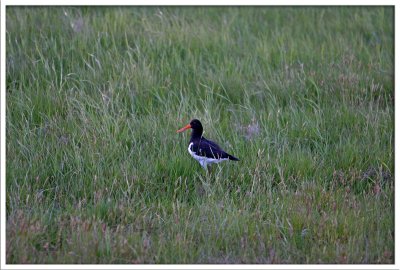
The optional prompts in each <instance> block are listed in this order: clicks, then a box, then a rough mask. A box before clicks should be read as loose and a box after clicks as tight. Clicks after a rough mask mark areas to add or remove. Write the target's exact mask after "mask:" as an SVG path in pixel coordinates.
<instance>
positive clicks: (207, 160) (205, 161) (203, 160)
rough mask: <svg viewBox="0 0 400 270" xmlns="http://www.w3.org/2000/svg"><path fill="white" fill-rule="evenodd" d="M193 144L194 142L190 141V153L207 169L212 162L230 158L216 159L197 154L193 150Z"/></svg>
mask: <svg viewBox="0 0 400 270" xmlns="http://www.w3.org/2000/svg"><path fill="white" fill-rule="evenodd" d="M192 145H193V143H190V144H189V147H188V151H189V154H190V155H191V156H192V157H193V158H194V159H195V160H197V161H198V162H199V163H200V165H201V166H202V167H203V168H204V169H206V170H207V165H208V164H210V163H219V162H222V161H225V160H228V158H219V159H215V158H208V157H204V156H199V155H196V152H193V151H192V149H191V148H192Z"/></svg>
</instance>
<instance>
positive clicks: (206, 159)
mask: <svg viewBox="0 0 400 270" xmlns="http://www.w3.org/2000/svg"><path fill="white" fill-rule="evenodd" d="M189 128H191V129H192V134H191V136H190V142H189V147H188V151H189V154H190V155H191V156H192V157H193V158H194V159H196V160H197V161H198V162H199V163H200V165H201V166H202V167H203V168H204V169H206V170H207V166H208V164H211V163H219V162H222V161H224V160H235V161H238V160H239V159H238V158H236V157H234V156H232V155H230V154H228V153H226V152H225V151H224V150H222V149H221V147H219V146H218V144H216V143H215V142H213V141H210V140H207V139H206V138H204V137H203V126H202V124H201V122H200V121H199V120H197V119H193V120H192V121H190V123H189V124H187V125H186V126H184V127H183V128H181V129H180V130H178V131H177V132H178V133H179V132H183V131H185V130H186V129H189Z"/></svg>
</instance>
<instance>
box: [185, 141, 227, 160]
mask: <svg viewBox="0 0 400 270" xmlns="http://www.w3.org/2000/svg"><path fill="white" fill-rule="evenodd" d="M191 150H192V151H193V152H195V153H196V155H198V156H205V157H208V158H216V159H220V158H229V157H231V155H229V154H227V153H226V152H225V151H224V150H222V149H221V147H219V145H218V144H216V143H215V142H213V141H209V140H207V139H206V138H204V137H202V138H201V139H200V140H198V141H197V142H194V143H193V145H192V148H191Z"/></svg>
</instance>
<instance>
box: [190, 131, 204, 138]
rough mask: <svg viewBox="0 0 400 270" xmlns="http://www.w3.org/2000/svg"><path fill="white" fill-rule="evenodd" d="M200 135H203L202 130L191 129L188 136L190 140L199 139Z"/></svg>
mask: <svg viewBox="0 0 400 270" xmlns="http://www.w3.org/2000/svg"><path fill="white" fill-rule="evenodd" d="M202 135H203V130H199V129H193V130H192V134H191V136H190V137H191V141H193V140H198V139H200V138H201V136H202Z"/></svg>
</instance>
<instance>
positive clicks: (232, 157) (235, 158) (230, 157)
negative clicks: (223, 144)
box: [228, 154, 240, 161]
mask: <svg viewBox="0 0 400 270" xmlns="http://www.w3.org/2000/svg"><path fill="white" fill-rule="evenodd" d="M228 158H229V160H235V161H239V160H240V159H238V158H237V157H234V156H232V155H229V154H228Z"/></svg>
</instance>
